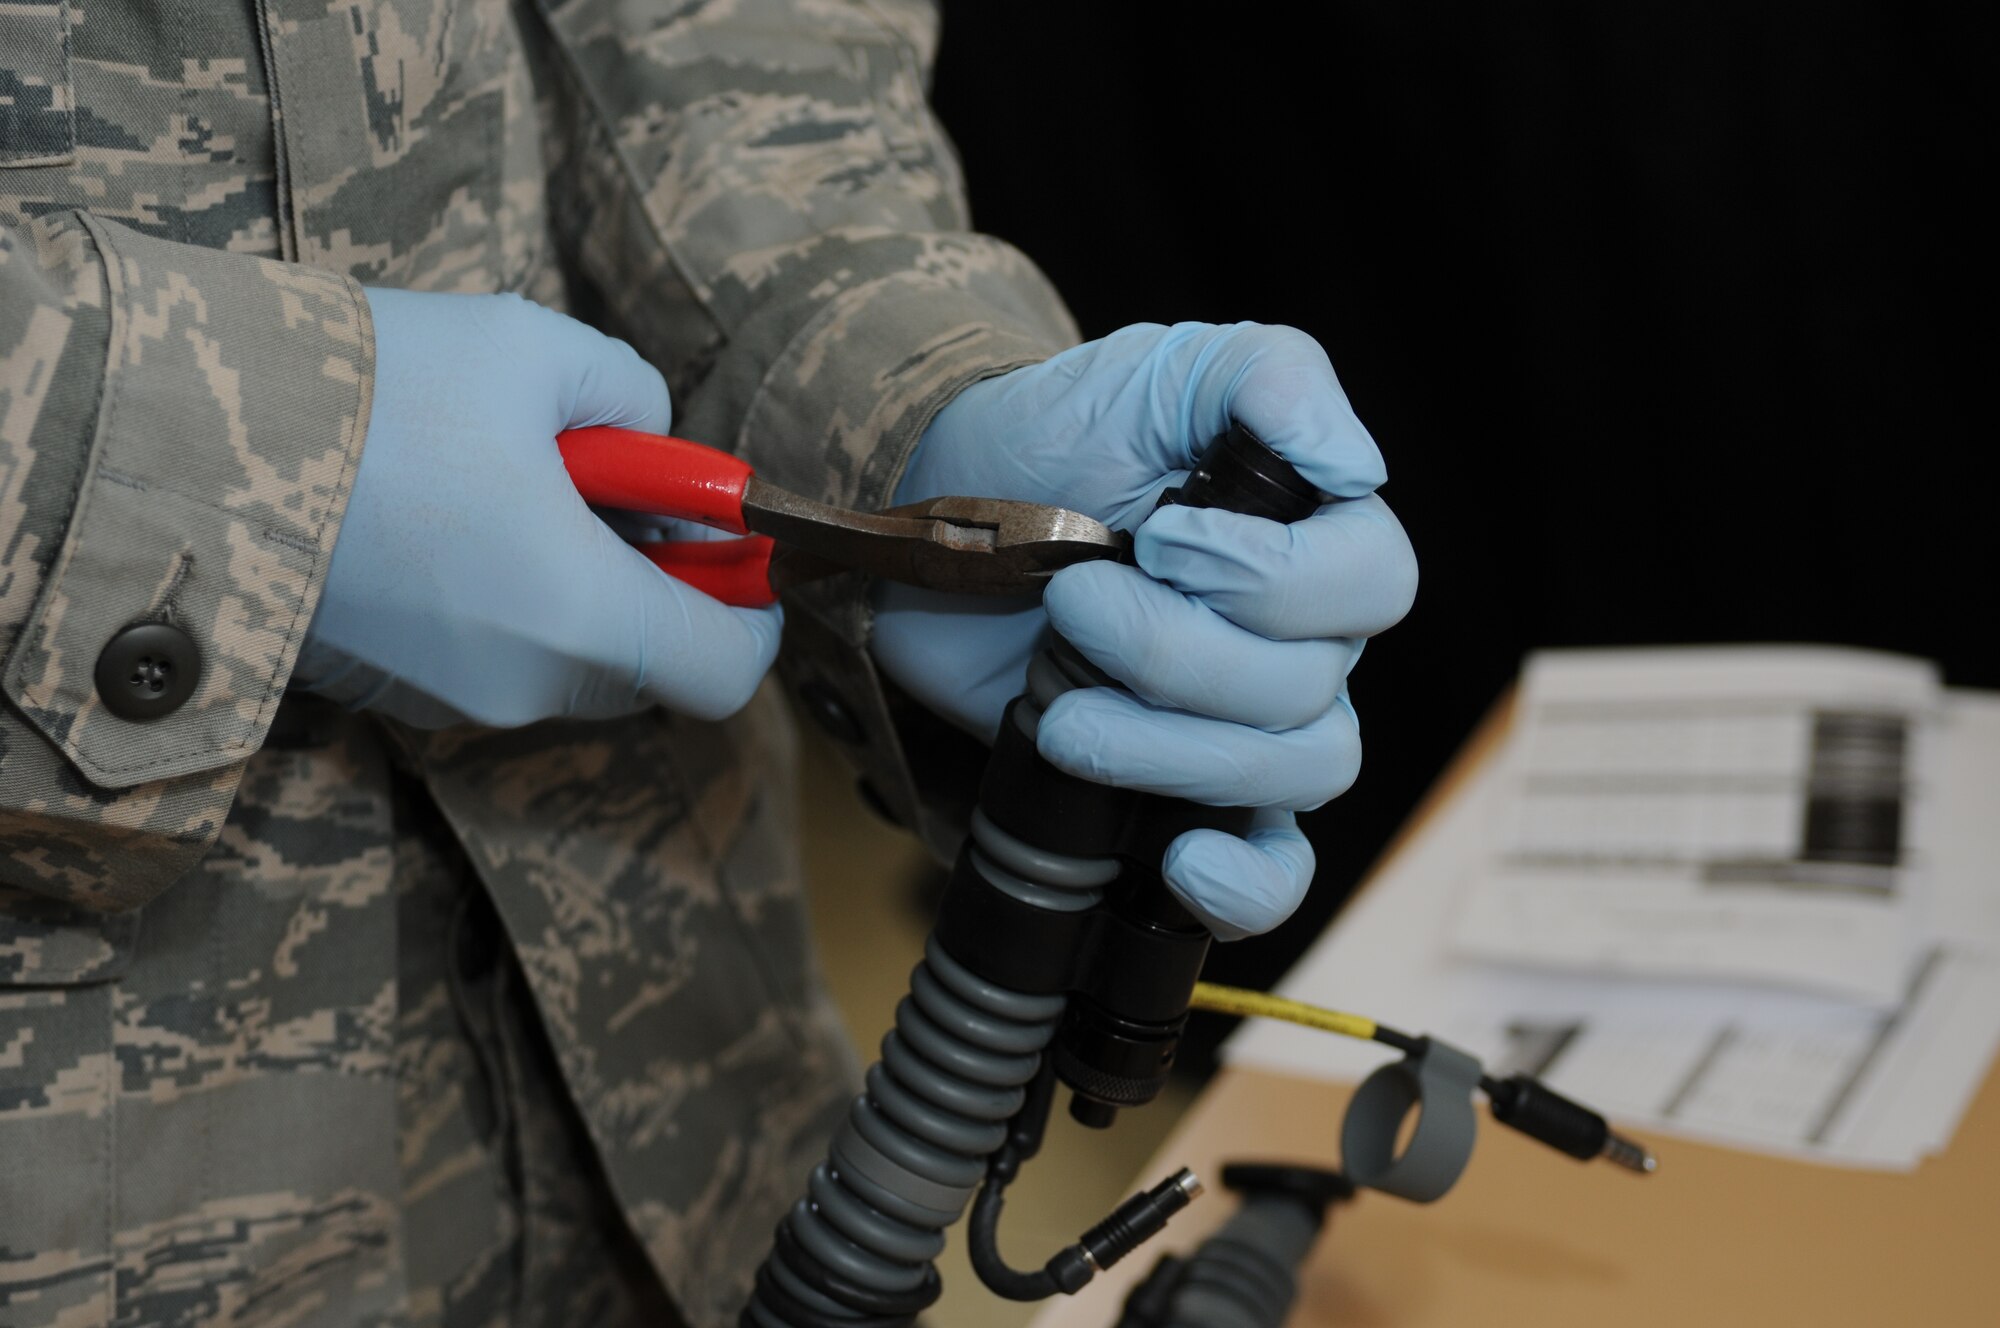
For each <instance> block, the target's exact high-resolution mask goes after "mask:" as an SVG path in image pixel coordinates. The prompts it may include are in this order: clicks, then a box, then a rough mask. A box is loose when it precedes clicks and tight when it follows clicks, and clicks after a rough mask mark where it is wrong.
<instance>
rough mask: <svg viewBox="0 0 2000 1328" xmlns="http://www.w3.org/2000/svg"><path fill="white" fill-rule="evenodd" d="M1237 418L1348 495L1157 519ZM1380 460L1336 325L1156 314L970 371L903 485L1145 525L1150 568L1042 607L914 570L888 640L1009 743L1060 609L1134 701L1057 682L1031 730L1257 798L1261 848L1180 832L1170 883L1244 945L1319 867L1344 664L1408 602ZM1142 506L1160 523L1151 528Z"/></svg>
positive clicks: (1089, 772)
mask: <svg viewBox="0 0 2000 1328" xmlns="http://www.w3.org/2000/svg"><path fill="white" fill-rule="evenodd" d="M1232 419H1234V420H1239V421H1241V422H1242V423H1243V424H1245V425H1247V426H1248V427H1249V428H1250V429H1251V430H1252V431H1253V432H1254V433H1256V434H1257V436H1258V437H1260V438H1262V439H1263V440H1264V441H1265V442H1266V443H1268V444H1270V445H1271V447H1272V448H1274V449H1275V450H1276V451H1277V452H1279V453H1280V454H1281V455H1282V456H1284V458H1285V459H1286V460H1287V461H1290V462H1291V463H1292V464H1293V466H1295V467H1296V468H1297V469H1298V470H1299V471H1300V473H1301V474H1303V475H1304V476H1305V477H1306V478H1307V479H1308V480H1310V481H1311V482H1312V483H1314V484H1316V485H1317V486H1319V488H1320V489H1321V490H1322V491H1323V492H1325V493H1328V494H1330V495H1332V496H1334V497H1336V498H1343V499H1347V500H1349V501H1345V502H1338V503H1331V504H1328V505H1326V506H1325V507H1322V508H1321V509H1320V511H1319V512H1318V513H1317V514H1316V515H1314V516H1311V517H1309V518H1307V519H1306V520H1304V521H1302V522H1299V523H1297V524H1294V525H1290V526H1285V525H1279V524H1278V523H1276V522H1272V521H1266V520H1263V519H1260V518H1257V517H1248V516H1242V515H1239V514H1237V513H1233V512H1224V511H1219V510H1214V509H1197V508H1189V507H1178V506H1174V507H1166V508H1162V509H1160V510H1159V511H1157V512H1155V511H1154V504H1155V502H1156V501H1157V500H1158V498H1159V495H1160V493H1161V491H1162V490H1164V489H1166V488H1167V487H1168V486H1170V485H1173V484H1178V483H1180V482H1181V480H1182V479H1183V478H1184V477H1185V476H1186V473H1187V471H1188V468H1189V467H1190V466H1191V465H1192V463H1193V461H1194V459H1195V458H1196V457H1197V456H1198V455H1199V454H1200V453H1201V451H1202V450H1203V449H1204V448H1205V447H1206V446H1207V445H1208V443H1209V442H1210V441H1211V440H1212V439H1213V438H1214V437H1215V436H1216V435H1217V434H1219V433H1221V432H1222V431H1223V430H1224V429H1226V428H1227V427H1228V426H1229V422H1230V421H1231V420H1232ZM1383 479H1384V470H1383V465H1382V457H1381V454H1380V453H1379V452H1378V451H1377V450H1376V448H1375V443H1374V440H1373V439H1371V438H1370V437H1369V436H1368V431H1367V430H1366V429H1364V428H1363V427H1362V425H1361V422H1360V421H1359V420H1357V419H1356V418H1355V416H1354V411H1353V409H1352V408H1351V407H1350V406H1349V405H1348V402H1347V397H1346V394H1345V393H1343V392H1342V391H1341V389H1340V383H1339V381H1338V380H1337V379H1336V378H1335V377H1334V373H1333V366H1332V365H1331V364H1329V363H1328V362H1327V358H1326V353H1325V352H1324V351H1323V350H1321V349H1320V347H1319V345H1318V343H1317V342H1315V341H1313V340H1312V339H1311V338H1310V337H1308V336H1306V335H1305V334H1304V333H1301V332H1298V331H1295V330H1293V329H1291V328H1282V327H1265V326H1260V325H1257V324H1249V323H1244V324H1237V325H1234V326H1229V327H1214V326H1210V325H1207V324H1181V325H1179V326H1175V327H1171V328H1168V327H1157V326H1150V325H1147V326H1136V327H1128V328H1125V329H1123V330H1122V331H1119V332H1116V333H1113V334H1112V335H1111V336H1109V337H1106V338H1104V339H1103V340H1101V341H1094V342H1090V343H1088V344H1086V345H1082V346H1078V347H1076V348H1075V349H1073V350H1069V351H1066V352H1064V353H1063V354H1061V355H1058V356H1056V357H1055V358H1054V359H1052V360H1049V361H1047V362H1045V363H1042V364H1038V365H1031V366H1029V367H1027V368H1023V369H1016V370H1014V371H1013V372H1012V373H1008V374H1005V375H1002V376H1001V377H998V378H991V379H987V380H985V381H983V382H980V383H975V384H974V385H973V386H971V387H969V388H967V389H966V390H965V391H964V392H962V393H961V394H959V396H958V397H957V398H955V399H954V400H953V401H952V402H951V403H950V404H949V405H947V406H946V407H945V408H944V410H943V411H941V412H939V414H938V416H937V418H936V419H935V420H933V421H932V422H931V425H930V427H929V429H927V430H926V431H925V433H924V436H923V439H922V441H921V442H920V443H919V445H918V448H917V451H916V454H915V456H914V457H913V458H912V460H911V462H910V465H909V468H908V469H907V471H906V472H905V473H904V476H903V480H902V482H901V484H900V485H899V487H898V488H897V490H896V499H895V500H896V502H898V503H908V502H920V501H923V500H924V499H927V498H933V497H937V496H940V495H943V494H971V495H980V496H987V497H996V498H1022V499H1028V500H1032V501H1035V502H1043V503H1054V504H1057V505H1059V506H1063V507H1069V508H1074V509H1077V510H1080V511H1083V512H1086V513H1088V514H1089V515H1091V516H1094V517H1096V518H1098V519H1099V520H1101V521H1104V522H1105V523H1106V524H1108V525H1112V526H1115V527H1119V528H1121V529H1128V530H1129V529H1133V528H1134V527H1136V528H1137V532H1138V533H1137V554H1138V562H1139V567H1140V568H1143V569H1144V570H1143V572H1142V571H1140V570H1138V569H1134V568H1131V567H1123V566H1119V565H1117V564H1114V563H1109V562H1097V563H1084V564H1081V565H1079V566H1076V567H1072V568H1069V569H1068V570H1066V571H1063V572H1061V573H1059V574H1058V575H1057V576H1056V577H1055V578H1054V579H1053V581H1052V582H1051V583H1050V585H1049V587H1048V591H1047V594H1046V596H1045V597H1044V599H1043V602H1042V604H1041V605H1036V604H1034V603H1032V602H1031V601H998V602H996V601H992V600H975V599H971V598H967V597H960V596H952V595H946V594H941V593H938V592H933V591H921V590H916V589H912V588H910V587H907V586H892V585H884V586H881V587H880V588H879V589H878V590H877V592H876V596H875V603H876V609H877V614H876V620H875V631H874V638H873V643H872V645H873V650H874V654H875V657H876V659H877V660H878V661H879V662H880V663H881V665H882V667H883V668H884V669H886V670H887V671H888V673H889V675H890V676H891V677H892V678H894V679H895V680H896V681H897V682H898V683H899V684H901V685H902V686H903V687H904V688H905V689H907V690H908V691H910V692H911V693H912V694H914V695H915V696H916V697H917V698H918V699H920V700H922V701H923V702H925V703H926V704H927V705H929V706H930V707H931V708H933V709H935V710H937V711H938V712H939V713H941V714H943V715H945V716H947V717H948V718H950V719H952V720H954V721H955V722H957V723H958V724H960V725H962V726H963V727H965V728H967V729H969V730H971V731H972V732H974V733H976V734H978V735H979V736H981V737H983V738H986V739H989V740H990V739H991V738H992V737H993V735H994V732H995V731H996V729H997V726H998V724H999V721H1000V713H1001V710H1002V708H1003V707H1004V706H1005V705H1006V703H1007V701H1008V700H1009V699H1010V698H1012V697H1013V696H1015V695H1017V694H1018V693H1019V692H1020V691H1021V690H1022V685H1023V681H1024V676H1025V672H1026V666H1027V661H1028V659H1029V658H1030V656H1032V655H1033V653H1034V652H1035V651H1036V650H1037V649H1038V648H1040V646H1041V645H1042V643H1043V641H1044V640H1045V639H1046V638H1045V636H1044V635H1043V633H1044V628H1045V626H1047V625H1050V624H1052V625H1053V626H1054V627H1055V629H1056V630H1057V631H1059V632H1061V633H1062V634H1063V635H1064V636H1065V637H1067V638H1068V639H1069V640H1070V641H1071V642H1072V643H1073V644H1074V645H1075V646H1076V647H1077V648H1078V649H1079V650H1081V651H1082V652H1083V653H1084V654H1085V655H1086V656H1088V657H1089V658H1090V659H1091V660H1092V661H1093V662H1094V663H1096V664H1097V665H1098V666H1099V667H1100V668H1103V669H1104V670H1106V671H1107V672H1108V673H1110V674H1111V675H1112V676H1113V677H1116V678H1118V679H1119V680H1120V681H1122V682H1124V683H1125V684H1126V685H1127V686H1128V687H1130V688H1131V689H1132V690H1131V692H1129V693H1127V692H1119V691H1116V690H1112V689H1107V688H1091V689H1086V690H1080V691H1073V692H1070V693H1068V694H1066V695H1064V696H1062V697H1060V698H1058V699H1057V700H1056V702H1055V704H1054V705H1052V706H1050V707H1049V709H1048V713H1047V714H1046V715H1044V716H1043V718H1042V722H1041V728H1040V731H1039V736H1038V739H1037V743H1038V746H1039V747H1040V749H1041V753H1042V755H1043V756H1045V757H1047V758H1048V759H1049V760H1050V761H1051V762H1053V763H1054V764H1055V765H1057V766H1059V767H1061V768H1062V769H1064V770H1067V771H1070V772H1072V773H1074V774H1078V775H1083V776H1086V777H1088V778H1090V779H1094V780H1097V781H1100V782H1102V783H1107V784H1114V785H1118V786H1120V787H1125V788H1138V789H1145V790H1148V791H1151V792H1155V793H1164V794H1171V795H1173V796H1176V797H1183V798H1191V799H1193V800H1195V801H1197V802H1205V803H1210V804H1213V805H1217V806H1251V807H1257V808H1259V809H1260V811H1259V814H1258V817H1257V822H1256V826H1255V828H1254V829H1253V830H1252V831H1251V833H1250V836H1249V838H1248V839H1247V840H1244V839H1238V838H1236V837H1234V836H1231V835H1226V834H1223V833H1221V832H1219V831H1213V830H1194V831H1190V832H1188V833H1187V834H1184V835H1182V836H1180V838H1178V839H1176V840H1175V841H1174V842H1173V844H1172V845H1171V846H1170V847H1169V849H1168V851H1167V856H1166V861H1165V862H1164V863H1163V864H1162V869H1163V871H1164V873H1165V875H1166V879H1167V884H1168V885H1169V886H1171V887H1172V888H1173V890H1174V892H1175V893H1176V894H1178V895H1179V896H1180V898H1181V899H1182V901H1183V902H1185V903H1186V904H1187V905H1188V907H1189V908H1191V909H1192V910H1194V912H1195V913H1196V914H1198V915H1199V916H1200V917H1201V918H1202V919H1203V920H1204V921H1206V922H1207V923H1208V925H1209V926H1210V927H1211V928H1212V929H1213V930H1214V931H1215V933H1216V934H1217V935H1218V936H1220V937H1223V938H1224V939H1230V938H1234V937H1239V936H1245V935H1250V934H1253V933H1256V932H1261V931H1267V930H1269V929H1270V928H1272V927H1274V926H1276V925H1277V924H1278V923H1280V922H1282V921H1284V919H1285V918H1287V917H1288V916H1290V915H1291V913H1292V910H1293V909H1295V908H1296V907H1298V904H1299V901H1300V900H1301V899H1302V898H1304V896H1305V891H1306V887H1307V886H1308V885H1309V884H1310V883H1311V880H1312V870H1313V856H1312V849H1311V847H1310V846H1309V845H1308V844H1307V842H1306V840H1305V837H1304V835H1302V834H1301V833H1300V832H1299V830H1298V826H1297V823H1296V821H1295V818H1294V817H1293V815H1292V813H1293V812H1295V811H1304V810H1309V809H1311V808H1313V807H1317V806H1319V805H1320V804H1321V803H1324V802H1326V801H1327V800H1328V799H1330V798H1332V797H1335V796H1336V795H1338V794H1339V793H1341V792H1343V791H1344V790H1345V789H1346V788H1347V786H1348V785H1349V784H1351V783H1352V782H1353V780H1354V776H1355V774H1356V772H1357V771H1358V770H1359V768H1360V763H1361V745H1360V736H1359V732H1358V730H1357V728H1356V724H1355V717H1354V710H1353V707H1352V706H1351V705H1350V704H1349V702H1348V699H1347V674H1348V671H1349V670H1350V669H1352V668H1353V667H1354V662H1355V660H1356V659H1357V658H1359V656H1360V654H1361V638H1363V637H1367V636H1370V635H1373V634H1374V633H1376V632H1379V631H1382V630H1383V629H1385V628H1387V627H1389V626H1390V625H1391V624H1393V623H1394V622H1396V620H1397V619H1399V618H1401V617H1402V616H1403V614H1404V613H1405V612H1407V611H1408V609H1409V606H1410V601H1411V598H1412V596H1413V595H1414V594H1415V592H1416V581H1417V569H1416V558H1415V556H1414V554H1412V552H1411V550H1410V544H1409V540H1408V539H1407V538H1406V537H1405V536H1404V534H1403V529H1402V527H1401V526H1400V525H1399V524H1398V523H1397V521H1396V518H1395V516H1394V515H1393V514H1392V513H1391V512H1390V511H1389V509H1388V507H1387V505H1385V504H1384V503H1383V502H1382V500H1381V499H1380V498H1378V497H1375V496H1374V490H1375V488H1376V487H1377V486H1378V485H1380V484H1381V483H1382V481H1383ZM1142 523H1143V524H1142Z"/></svg>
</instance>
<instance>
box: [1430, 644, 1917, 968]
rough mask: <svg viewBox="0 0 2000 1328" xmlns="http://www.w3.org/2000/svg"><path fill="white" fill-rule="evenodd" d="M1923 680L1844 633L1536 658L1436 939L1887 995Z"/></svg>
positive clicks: (1522, 958) (1910, 879)
mask: <svg viewBox="0 0 2000 1328" xmlns="http://www.w3.org/2000/svg"><path fill="white" fill-rule="evenodd" d="M1940 695H1941V692H1940V688H1939V685H1938V679H1937V675H1936V671H1935V670H1934V669H1933V668H1932V667H1931V666H1930V665H1929V664H1928V663H1926V662H1924V661H1921V660H1915V659H1910V658H1906V657H1903V656H1896V655H1883V654H1877V653H1874V652H1869V651H1860V650H1841V649H1834V648H1823V647H1763V648H1755V647H1744V648H1733V647H1732V648H1697V647H1687V648H1680V649H1670V650H1591V651H1555V652H1547V653H1544V654H1540V655H1537V656H1535V657H1534V658H1533V659H1531V660H1530V661H1529V665H1528V668H1527V671H1526V675H1525V678H1524V680H1523V686H1522V694H1521V711H1520V714H1521V722H1520V733H1519V748H1518V754H1517V759H1516V760H1515V761H1513V762H1512V764H1511V765H1510V768H1509V776H1508V781H1507V784H1506V787H1505V790H1504V792H1503V794H1502V795H1501V798H1500V800H1499V802H1498V804H1497V805H1496V807H1495V810H1494V814H1493V816H1492V817H1491V818H1490V819H1489V821H1488V822H1487V824H1486V825H1485V826H1484V827H1483V828H1482V831H1481V834H1482V837H1483V839H1484V841H1485V843H1486V845H1487V853H1486V856H1485V860H1484V861H1483V862H1481V863H1480V864H1479V865H1478V867H1477V868H1476V869H1475V871H1474V872H1473V873H1472V875H1471V877H1470V888H1468V889H1467V890H1466V892H1465V896H1464V900H1463V907H1462V910H1461V912H1460V913H1459V915H1458V921H1457V925H1456V926H1455V927H1454V928H1453V930H1452V933H1451V943H1452V945H1453V946H1454V947H1455V948H1456V949H1458V950H1459V951H1460V952H1461V953H1464V954H1467V955H1474V956H1479V957H1483V958H1488V959H1495V960H1501V961H1511V962H1518V963H1527V964H1534V965H1537V966H1545V967H1563V968H1574V969H1579V970H1586V971H1593V972H1603V973H1628V974H1650V975H1657V976H1674V977H1679V976H1704V977H1721V978H1731V979H1738V980H1742V981H1747V982H1757V983H1776V984H1781V985H1788V986H1795V987H1799V988H1803V989H1806V990H1817V991H1823V992H1829V993H1833V994H1838V995H1845V996H1851V997H1853V998H1855V999H1858V1000H1863V1001H1871V1002H1874V1003H1876V1004H1879V1005H1882V1006H1884V1007H1887V1006H1889V1005H1891V1004H1893V1003H1894V1002H1896V1001H1897V1000H1898V999H1899V998H1900V995H1901V992H1902V989H1903V985H1904V981H1905V977H1906V974H1907V971H1908V968H1909V965H1910V963H1911V961H1912V960H1913V959H1914V958H1915V956H1916V953H1917V948H1916V947H1917V944H1918V941H1919V939H1920V938H1919V935H1918V932H1919V929H1920V923H1921V911H1922V908H1923V891H1924V889H1925V879H1924V878H1925V866H1926V864H1925V863H1924V862H1923V861H1922V855H1921V853H1920V852H1919V851H1918V847H1917V846H1918V845H1920V844H1921V842H1922V837H1923V836H1922V821H1923V817H1924V814H1925V811H1926V807H1925V794H1926V784H1927V778H1926V777H1927V776H1928V774H1929V771H1928V769H1927V768H1926V766H1927V758H1928V755H1929V748H1930V745H1931V736H1932V735H1931V730H1932V727H1933V724H1934V721H1935V718H1936V714H1937V708H1938V705H1939V699H1940Z"/></svg>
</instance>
